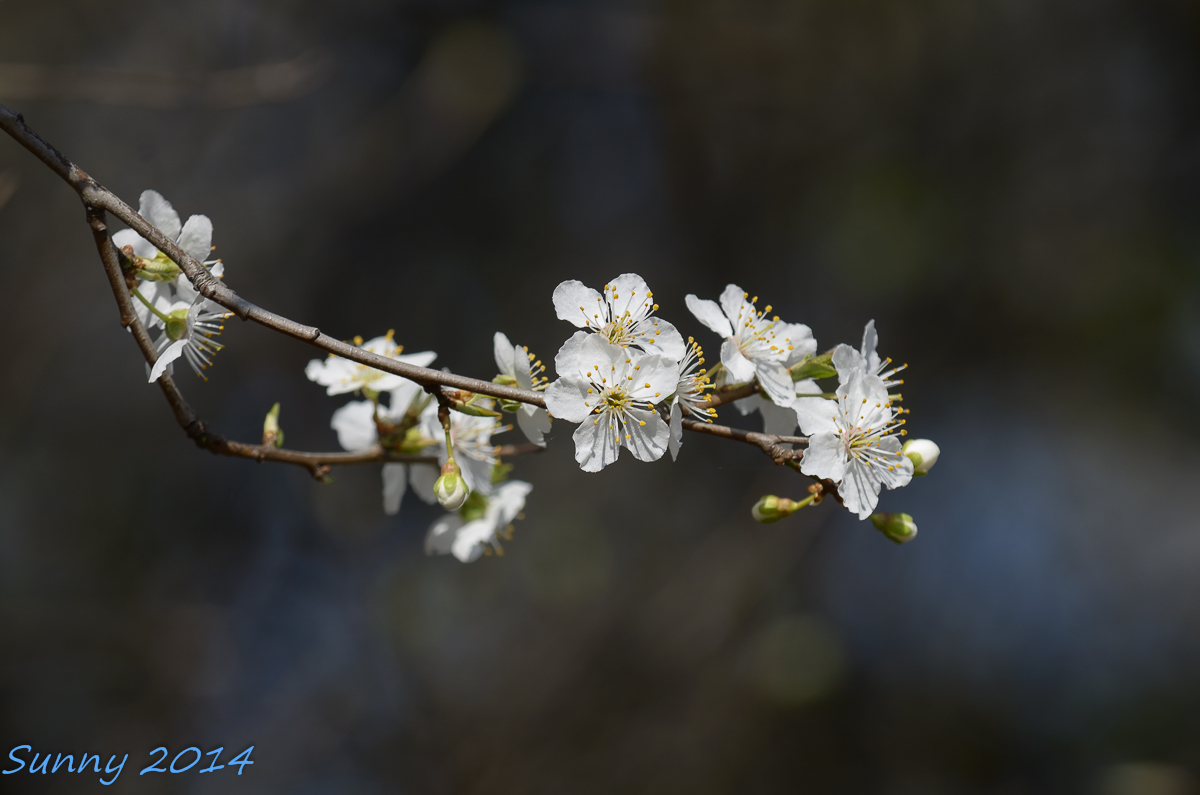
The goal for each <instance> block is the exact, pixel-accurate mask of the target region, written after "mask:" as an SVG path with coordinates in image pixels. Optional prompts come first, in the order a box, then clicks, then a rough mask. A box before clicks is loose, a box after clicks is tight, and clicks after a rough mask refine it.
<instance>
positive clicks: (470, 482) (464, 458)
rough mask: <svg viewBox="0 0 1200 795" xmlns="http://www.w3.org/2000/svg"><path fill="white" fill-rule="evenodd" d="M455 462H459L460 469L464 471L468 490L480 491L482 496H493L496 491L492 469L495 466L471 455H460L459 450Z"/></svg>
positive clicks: (456, 452)
mask: <svg viewBox="0 0 1200 795" xmlns="http://www.w3.org/2000/svg"><path fill="white" fill-rule="evenodd" d="M454 460H455V461H457V462H458V467H459V469H461V470H462V474H463V480H465V481H466V482H467V488H468V489H470V490H471V491H478V492H479V493H480V494H491V493H492V491H494V490H495V486H494V485H493V483H492V469H493V467H494V466H495V465H494V464H492V463H491V462H490V461H480V460H479V459H478V458H472V457H471V456H469V455H465V454H463V455H460V454H459V452H458V451H457V450H456V451H455V455H454Z"/></svg>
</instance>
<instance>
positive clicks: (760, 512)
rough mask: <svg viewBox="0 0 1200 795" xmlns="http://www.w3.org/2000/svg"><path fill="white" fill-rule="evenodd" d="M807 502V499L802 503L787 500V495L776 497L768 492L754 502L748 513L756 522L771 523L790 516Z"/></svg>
mask: <svg viewBox="0 0 1200 795" xmlns="http://www.w3.org/2000/svg"><path fill="white" fill-rule="evenodd" d="M807 504H808V502H807V501H806V502H805V503H804V504H803V505H802V504H801V503H799V502H796V501H795V500H789V499H788V498H787V497H776V496H775V495H774V494H768V495H766V496H765V497H763V498H762V499H760V500H759V501H758V502H756V503H754V507H753V508H751V509H750V515H751V516H753V517H754V520H755V521H757V522H762V523H763V524H771V523H772V522H778V521H779V520H780V519H784V518H787V517H788V516H791V515H792V514H793V513H795V512H796V511H797V510H799V509H800V508H803V507H804V505H807Z"/></svg>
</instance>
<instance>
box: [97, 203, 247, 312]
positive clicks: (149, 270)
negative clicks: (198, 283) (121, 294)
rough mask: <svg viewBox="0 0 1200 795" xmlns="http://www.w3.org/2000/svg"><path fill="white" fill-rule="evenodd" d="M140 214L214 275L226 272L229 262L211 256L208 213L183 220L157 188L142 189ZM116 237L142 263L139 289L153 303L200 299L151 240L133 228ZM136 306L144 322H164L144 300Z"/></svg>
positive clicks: (188, 302) (132, 257) (183, 276)
mask: <svg viewBox="0 0 1200 795" xmlns="http://www.w3.org/2000/svg"><path fill="white" fill-rule="evenodd" d="M138 214H139V215H141V216H142V217H143V218H145V219H146V220H147V221H149V222H150V224H151V225H152V226H153V227H154V228H156V229H157V230H158V231H160V232H162V233H163V236H164V237H166V238H167V239H169V240H171V241H173V242H174V243H175V245H177V246H179V247H180V248H181V249H183V250H184V251H185V252H187V254H188V255H189V256H191V257H192V259H194V260H196V261H197V262H200V263H202V264H203V265H204V266H205V267H208V268H209V270H210V271H211V272H212V274H213V275H214V276H217V277H220V276H223V275H224V273H225V266H224V265H223V264H222V263H221V261H220V260H210V259H208V256H209V254H210V253H211V252H212V221H210V220H209V219H208V216H206V215H193V216H191V217H189V218H188V219H187V223H181V222H180V220H179V213H177V212H175V208H174V207H172V206H171V203H170V202H169V201H167V200H166V199H164V198H163V196H162V194H160V193H159V192H158V191H153V190H147V191H143V192H142V196H141V201H140V203H139V206H138ZM112 240H113V245H115V246H116V247H117V248H119V249H122V250H123V251H124V252H125V254H126V256H128V257H130V258H131V259H133V261H134V262H135V263H136V264H137V265H138V266H139V268H140V270H139V279H140V281H139V283H138V288H137V289H138V291H139V292H140V293H141V294H142V296H143V297H144V298H145V299H146V300H147V301H148V302H149V303H151V304H154V303H156V302H157V301H158V300H159V299H163V300H165V301H166V302H167V303H176V302H179V301H182V302H184V303H186V304H191V303H193V302H194V301H195V300H196V295H197V294H196V289H195V288H194V287H192V283H191V282H190V281H188V278H187V276H186V275H184V274H182V273H180V272H179V267H178V266H177V265H175V263H174V262H172V261H171V260H170V258H168V257H167V255H166V254H164V253H162V252H161V251H159V250H158V249H157V248H155V246H154V244H153V243H151V242H150V241H149V240H146V239H145V238H143V237H142V236H141V235H139V234H138V233H137V232H135V231H134V230H132V229H122V230H121V231H119V232H117V233H116V234H114V235H113V237H112ZM134 310H135V311H136V312H137V314H138V318H139V319H140V320H141V321H142V323H143V324H144V325H147V326H151V327H153V326H162V320H160V319H159V318H158V317H156V316H155V315H154V314H153V313H151V312H150V311H149V309H148V308H147V307H146V306H145V305H144V304H142V303H141V302H138V301H135V302H134Z"/></svg>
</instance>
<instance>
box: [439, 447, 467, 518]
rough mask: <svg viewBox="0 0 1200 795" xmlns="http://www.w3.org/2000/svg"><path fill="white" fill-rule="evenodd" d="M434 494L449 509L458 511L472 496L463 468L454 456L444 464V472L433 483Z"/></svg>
mask: <svg viewBox="0 0 1200 795" xmlns="http://www.w3.org/2000/svg"><path fill="white" fill-rule="evenodd" d="M433 496H435V497H437V501H438V502H439V503H440V504H441V506H442V507H443V508H445V509H446V510H448V511H457V510H458V509H459V508H461V507H462V505H463V503H464V502H466V501H467V497H469V496H471V491H470V489H468V488H467V481H466V480H465V479H464V478H463V476H462V470H461V469H459V467H458V464H456V463H455V462H454V459H453V458H451V459H450V460H449V461H447V462H446V463H445V464H443V465H442V474H441V476H440V477H438V479H437V481H435V482H434V484H433Z"/></svg>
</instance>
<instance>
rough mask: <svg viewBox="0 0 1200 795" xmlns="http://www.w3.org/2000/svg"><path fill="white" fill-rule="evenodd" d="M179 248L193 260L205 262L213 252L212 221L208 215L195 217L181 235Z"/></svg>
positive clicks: (188, 222)
mask: <svg viewBox="0 0 1200 795" xmlns="http://www.w3.org/2000/svg"><path fill="white" fill-rule="evenodd" d="M179 247H180V248H181V249H183V250H184V251H186V252H187V253H188V254H189V255H190V256H191V258H192V259H194V260H196V261H197V262H204V261H205V260H206V259H208V255H209V253H210V252H211V251H212V221H210V220H208V216H207V215H193V216H192V217H191V218H189V219H187V223H186V224H184V225H183V230H182V231H181V232H180V233H179Z"/></svg>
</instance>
